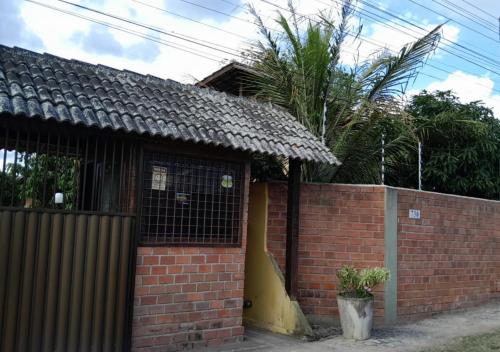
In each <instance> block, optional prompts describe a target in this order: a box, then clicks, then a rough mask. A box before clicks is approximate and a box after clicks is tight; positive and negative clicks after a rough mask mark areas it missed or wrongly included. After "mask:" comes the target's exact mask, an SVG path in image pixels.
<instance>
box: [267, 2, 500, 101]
mask: <svg viewBox="0 0 500 352" xmlns="http://www.w3.org/2000/svg"><path fill="white" fill-rule="evenodd" d="M263 1H264V0H263ZM317 1H318V2H320V3H322V2H321V1H319V0H317ZM333 1H335V0H333ZM266 2H267V3H269V4H271V5H272V4H273V3H271V2H269V1H268V0H266ZM276 7H277V8H280V9H282V10H286V11H288V12H290V13H291V11H290V10H289V9H286V8H284V7H281V6H279V5H276ZM297 15H298V16H300V17H306V18H308V19H309V20H310V21H313V22H316V23H319V21H317V20H315V19H312V18H310V17H307V16H305V15H302V14H300V13H297ZM377 22H379V21H377ZM382 24H383V23H382ZM391 28H393V29H395V30H398V29H397V28H395V27H392V26H391ZM403 33H406V32H403ZM406 34H408V33H406ZM408 35H409V34H408ZM350 36H352V37H354V38H356V37H357V38H359V39H360V40H363V41H365V42H368V43H370V44H372V45H374V46H377V47H379V48H381V49H386V50H389V51H390V52H391V53H392V54H397V52H395V51H393V50H390V49H388V48H387V47H386V46H384V45H380V44H377V43H376V42H375V41H374V40H371V39H368V38H366V37H363V36H362V35H358V36H355V35H354V34H350ZM413 37H414V38H416V39H418V37H415V36H413ZM441 50H444V49H443V48H441ZM445 51H446V50H445ZM448 52H449V51H448ZM451 54H453V53H451ZM453 55H455V56H458V57H460V58H462V59H463V60H466V61H468V62H470V63H473V62H472V61H470V60H468V59H466V58H463V57H461V56H459V55H457V54H453ZM426 65H428V66H430V67H432V68H434V69H436V70H439V71H442V72H445V73H447V74H452V73H453V72H451V71H447V70H445V69H442V68H440V67H438V66H435V65H433V64H430V63H428V62H427V63H426ZM476 65H478V66H480V67H482V68H484V69H486V70H488V71H490V72H494V73H496V74H497V75H500V73H497V72H495V71H492V70H491V69H488V68H486V67H484V66H482V65H479V64H476ZM455 69H458V70H461V69H460V68H455ZM434 78H435V77H434ZM437 79H439V80H442V79H440V78H437ZM475 84H476V85H479V86H482V87H485V88H489V89H490V87H488V86H486V85H484V84H480V83H475ZM493 90H494V91H496V92H498V93H500V90H497V89H495V88H493Z"/></svg>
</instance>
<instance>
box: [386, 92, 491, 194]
mask: <svg viewBox="0 0 500 352" xmlns="http://www.w3.org/2000/svg"><path fill="white" fill-rule="evenodd" d="M407 113H408V114H411V115H412V116H413V120H412V125H413V128H414V131H415V134H416V135H417V137H418V139H419V140H420V141H421V142H422V145H423V188H424V189H425V190H431V191H437V192H444V193H453V194H460V195H467V196H474V197H483V198H496V199H498V197H499V194H500V122H499V120H497V119H496V118H495V117H494V116H493V113H492V111H491V110H490V109H488V108H486V107H484V106H483V105H482V104H481V103H479V102H471V103H468V104H463V103H460V101H459V100H458V98H457V97H456V96H455V95H453V94H452V93H451V92H449V91H446V92H435V93H428V92H426V91H423V92H421V93H420V94H418V95H416V96H414V97H413V99H412V101H411V103H410V104H409V105H408V107H407ZM417 170H418V156H417V153H414V152H409V153H408V155H407V162H406V163H402V164H401V167H400V168H399V170H397V172H396V173H395V174H394V175H393V180H396V182H395V184H396V185H398V186H405V187H412V186H413V187H414V186H415V185H416V184H417V177H418V175H417Z"/></svg>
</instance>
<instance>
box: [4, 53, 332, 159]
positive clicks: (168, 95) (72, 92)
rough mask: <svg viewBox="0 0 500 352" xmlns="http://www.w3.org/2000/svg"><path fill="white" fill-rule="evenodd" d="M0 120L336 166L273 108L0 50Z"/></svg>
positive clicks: (322, 149)
mask: <svg viewBox="0 0 500 352" xmlns="http://www.w3.org/2000/svg"><path fill="white" fill-rule="evenodd" d="M0 113H9V114H24V115H27V116H29V117H39V118H43V119H54V120H57V121H68V122H71V123H73V124H84V125H86V126H93V125H95V126H97V127H99V128H109V127H110V128H112V129H114V130H120V129H121V130H125V131H127V132H132V131H133V132H136V133H139V134H149V135H157V134H160V135H162V136H164V137H167V138H170V139H174V140H175V139H178V140H183V141H192V142H195V143H196V142H200V141H201V142H203V143H205V144H212V145H222V146H224V147H226V148H232V149H235V150H243V151H250V152H257V153H265V154H270V155H282V156H287V157H292V158H299V159H304V160H311V161H321V162H328V163H335V162H337V161H336V159H335V157H334V156H333V155H332V154H331V152H330V151H329V150H328V149H327V148H326V147H325V146H324V145H323V144H321V143H320V141H318V139H317V138H316V137H315V136H313V135H312V134H311V133H310V132H309V131H307V129H306V128H305V127H304V126H302V125H301V124H300V123H298V122H297V121H296V120H295V119H294V118H293V117H292V116H291V115H290V114H288V113H287V112H286V111H285V110H284V109H282V108H279V107H276V106H273V105H271V104H268V103H266V104H263V103H258V102H256V101H254V100H252V99H246V98H239V97H234V96H231V95H228V94H225V93H220V92H216V91H214V90H210V89H205V88H198V87H196V86H193V85H184V84H181V83H178V82H175V81H172V80H162V79H160V78H157V77H153V76H143V75H140V74H138V73H134V72H130V71H120V70H115V69H113V68H109V67H106V66H102V65H98V66H96V65H91V64H88V63H84V62H80V61H77V60H66V59H63V58H59V57H56V56H53V55H49V54H43V55H42V54H37V53H34V52H31V51H28V50H24V49H19V48H8V47H5V46H1V45H0Z"/></svg>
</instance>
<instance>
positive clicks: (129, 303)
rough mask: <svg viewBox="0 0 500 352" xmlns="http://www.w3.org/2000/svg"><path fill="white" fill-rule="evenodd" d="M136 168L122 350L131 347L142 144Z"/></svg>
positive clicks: (140, 196) (142, 157)
mask: <svg viewBox="0 0 500 352" xmlns="http://www.w3.org/2000/svg"><path fill="white" fill-rule="evenodd" d="M136 158H137V160H138V163H137V170H136V175H137V177H136V180H135V181H136V196H137V202H136V221H135V231H134V232H133V233H132V234H131V243H132V248H131V250H130V254H129V266H128V274H129V275H128V278H127V298H126V305H125V306H126V307H127V308H126V309H127V312H126V324H125V333H124V340H125V341H124V347H125V348H124V351H130V350H131V349H132V321H133V316H134V288H135V272H136V266H137V265H136V263H137V247H138V246H139V233H140V221H139V220H140V219H141V212H142V191H143V187H142V184H143V180H142V178H143V175H144V151H143V147H142V145H138V146H137V156H136Z"/></svg>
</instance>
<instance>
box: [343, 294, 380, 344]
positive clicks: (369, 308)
mask: <svg viewBox="0 0 500 352" xmlns="http://www.w3.org/2000/svg"><path fill="white" fill-rule="evenodd" d="M337 304H338V307H339V313H340V325H341V326H342V333H343V335H344V337H345V338H347V339H354V340H366V339H368V338H370V335H371V332H372V327H373V297H367V298H350V297H344V296H341V295H337Z"/></svg>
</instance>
